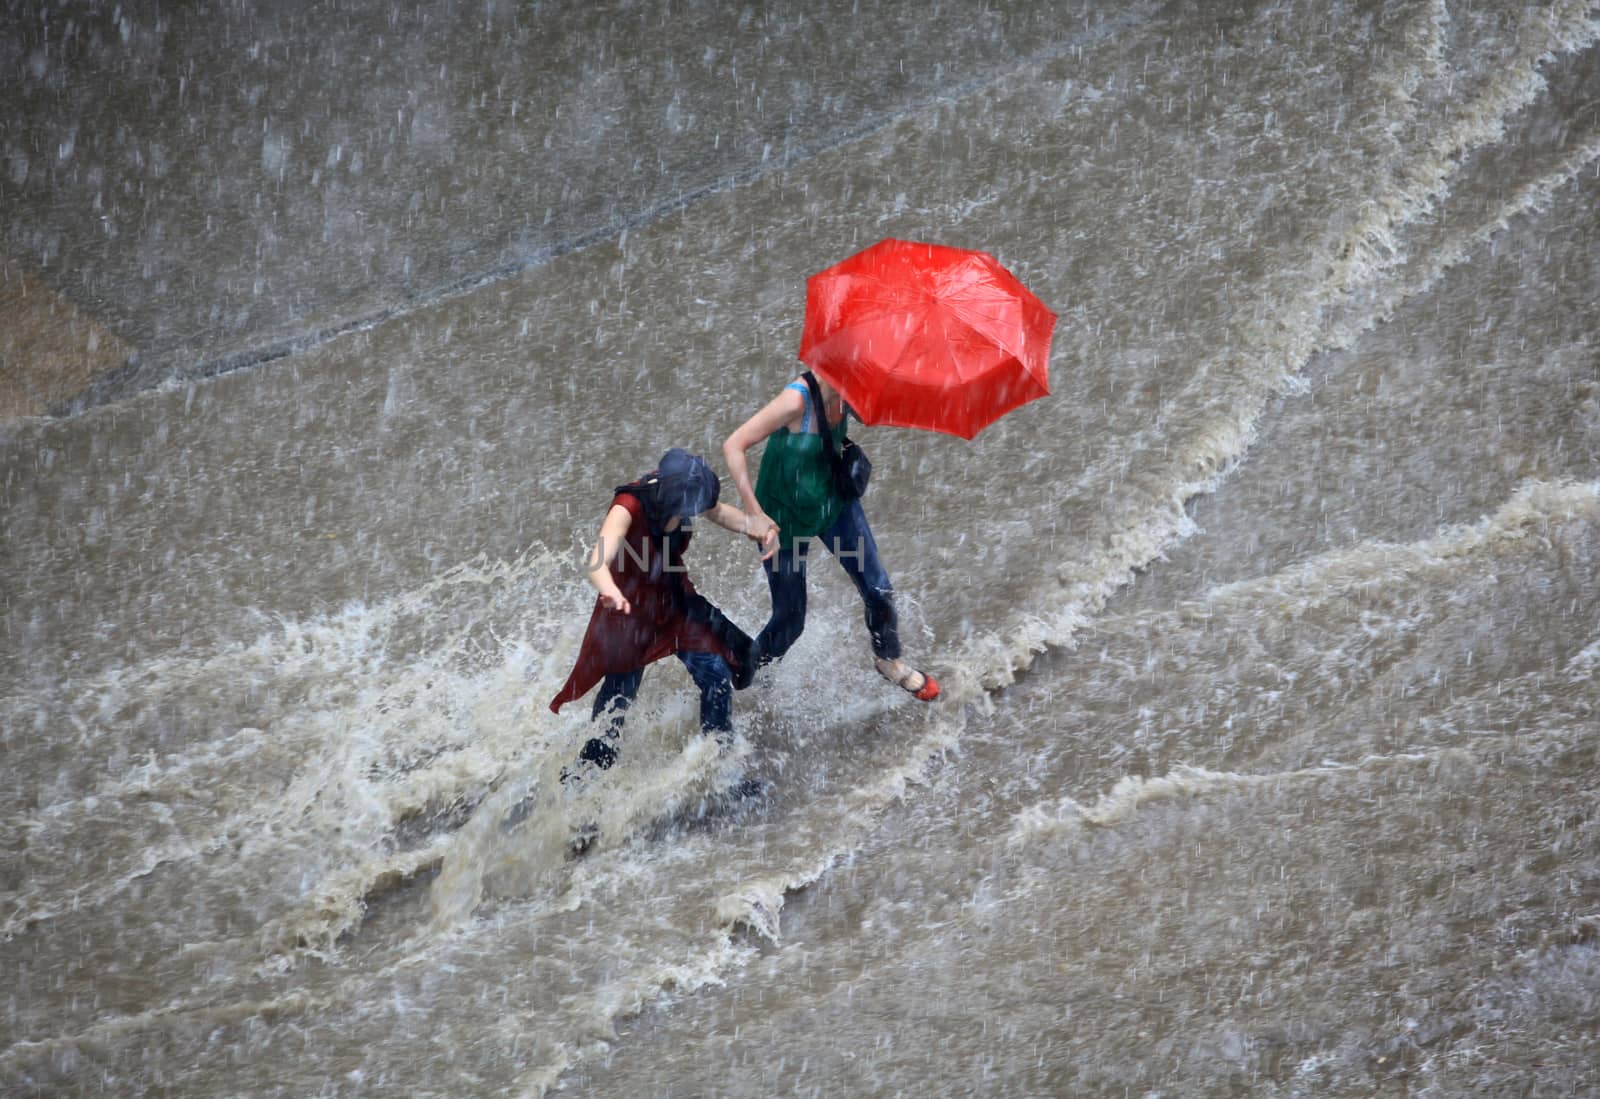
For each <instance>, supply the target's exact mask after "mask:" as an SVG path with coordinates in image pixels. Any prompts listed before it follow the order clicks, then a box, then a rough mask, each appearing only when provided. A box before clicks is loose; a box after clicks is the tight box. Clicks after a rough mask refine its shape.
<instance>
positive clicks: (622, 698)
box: [578, 652, 733, 769]
mask: <svg viewBox="0 0 1600 1099" xmlns="http://www.w3.org/2000/svg"><path fill="white" fill-rule="evenodd" d="M677 656H678V659H679V660H681V661H683V666H684V667H685V668H688V669H689V675H690V676H691V677H693V679H694V682H695V686H697V687H699V688H700V731H701V732H703V733H725V732H731V731H732V730H733V718H732V709H733V673H732V672H730V671H729V670H728V663H727V661H725V660H723V659H722V657H720V656H718V655H717V654H716V653H698V652H681V653H678V654H677ZM643 680H644V669H643V668H639V669H637V670H635V671H631V672H625V673H623V674H621V675H608V676H606V677H605V678H604V679H602V680H601V681H600V690H599V691H597V692H595V696H594V709H593V710H592V711H591V712H590V717H591V719H598V718H600V717H601V716H602V715H604V716H605V718H606V729H605V732H604V733H602V734H601V735H600V736H597V737H594V738H592V739H591V740H590V741H589V742H588V743H587V744H585V745H584V746H583V751H582V752H581V753H579V755H578V758H579V759H586V760H588V761H589V762H590V763H593V764H594V765H595V766H597V767H600V768H602V769H604V768H606V767H610V766H611V765H612V764H613V763H615V762H616V761H617V749H616V746H615V744H614V743H613V742H614V741H616V739H617V738H618V737H619V736H620V735H621V733H622V719H623V716H624V715H625V714H626V713H627V712H628V707H629V706H630V705H631V704H632V703H633V699H634V696H635V695H637V694H638V693H639V684H640V683H641V682H642V681H643Z"/></svg>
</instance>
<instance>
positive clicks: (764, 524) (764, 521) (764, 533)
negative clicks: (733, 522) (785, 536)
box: [744, 511, 778, 561]
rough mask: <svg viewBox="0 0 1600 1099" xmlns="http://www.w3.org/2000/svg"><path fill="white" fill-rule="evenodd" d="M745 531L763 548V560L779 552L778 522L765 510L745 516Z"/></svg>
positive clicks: (747, 535) (746, 535) (751, 539)
mask: <svg viewBox="0 0 1600 1099" xmlns="http://www.w3.org/2000/svg"><path fill="white" fill-rule="evenodd" d="M744 533H745V537H747V538H749V539H750V541H752V542H754V543H755V544H756V545H757V546H759V547H760V548H761V551H762V552H761V560H763V561H765V560H767V559H768V558H770V557H771V556H772V555H773V554H774V553H777V552H778V524H777V523H774V522H773V521H772V519H771V518H770V517H769V516H768V515H767V514H766V513H765V512H760V511H757V512H755V513H753V514H751V513H747V514H746V515H745V517H744Z"/></svg>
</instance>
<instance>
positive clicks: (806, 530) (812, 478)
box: [756, 386, 847, 549]
mask: <svg viewBox="0 0 1600 1099" xmlns="http://www.w3.org/2000/svg"><path fill="white" fill-rule="evenodd" d="M801 393H802V395H803V396H804V397H805V398H806V416H805V418H804V420H803V421H802V424H801V426H802V430H801V431H790V430H789V429H788V428H786V427H781V428H779V429H778V430H777V431H774V432H773V433H772V434H771V435H769V436H768V437H767V447H766V449H765V450H764V451H762V452H761V472H760V474H759V475H758V476H757V477H756V501H757V503H759V504H760V505H761V510H762V511H765V512H766V513H767V514H768V515H769V516H771V517H772V521H773V522H774V523H777V524H778V532H779V533H778V544H779V546H780V547H781V548H782V549H792V548H793V547H794V542H795V539H796V538H811V537H814V536H816V535H818V534H821V533H822V532H823V531H825V530H827V529H828V528H829V527H831V526H833V523H834V520H836V519H838V518H839V516H840V515H841V514H843V513H844V509H845V507H846V506H847V505H846V501H845V499H844V497H843V496H840V495H839V494H838V493H837V492H836V491H834V487H833V467H832V466H831V465H830V464H829V462H828V456H827V455H826V454H824V453H823V451H822V436H821V435H819V434H817V433H816V432H813V431H809V430H804V428H806V427H807V426H808V425H809V423H810V420H811V395H810V394H809V393H807V392H806V391H805V389H804V388H803V386H802V387H801ZM822 422H823V423H826V422H827V421H826V420H824V421H822ZM831 431H832V434H833V441H834V446H836V447H837V446H839V445H840V437H841V436H843V435H844V419H843V417H841V418H840V420H839V422H838V423H837V424H836V425H834V427H833V428H832V429H831Z"/></svg>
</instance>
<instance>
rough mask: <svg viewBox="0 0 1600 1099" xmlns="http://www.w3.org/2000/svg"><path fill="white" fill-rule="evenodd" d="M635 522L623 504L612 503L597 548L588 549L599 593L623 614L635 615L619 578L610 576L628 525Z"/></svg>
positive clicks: (591, 576)
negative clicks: (619, 585) (620, 585)
mask: <svg viewBox="0 0 1600 1099" xmlns="http://www.w3.org/2000/svg"><path fill="white" fill-rule="evenodd" d="M632 525H633V514H632V513H631V512H630V511H628V509H627V508H625V507H623V506H622V505H621V504H612V505H611V510H610V511H608V512H606V518H605V522H603V523H601V524H600V537H599V539H598V540H597V541H596V542H595V544H594V549H592V550H590V551H589V562H588V570H587V573H588V577H589V583H591V584H593V585H594V590H595V591H597V592H599V593H600V598H601V600H602V601H604V603H605V605H606V606H608V607H610V608H611V609H612V610H614V611H621V612H622V613H623V614H632V613H633V607H632V606H631V605H630V604H629V603H628V600H627V598H626V597H625V596H624V595H623V594H622V589H620V588H618V587H617V580H616V577H614V576H612V575H611V565H612V563H613V562H614V561H616V559H617V554H619V553H621V552H622V542H623V540H624V539H625V538H627V537H628V528H629V527H631V526H632Z"/></svg>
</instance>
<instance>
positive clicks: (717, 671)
mask: <svg viewBox="0 0 1600 1099" xmlns="http://www.w3.org/2000/svg"><path fill="white" fill-rule="evenodd" d="M678 659H679V660H681V661H683V666H684V667H685V668H688V669H689V675H690V677H692V678H693V679H694V683H695V686H697V687H699V688H700V731H701V732H702V733H730V732H732V731H733V673H732V672H730V671H729V670H728V663H727V661H725V660H723V659H722V657H720V656H718V655H717V654H716V653H698V652H681V653H679V654H678Z"/></svg>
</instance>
